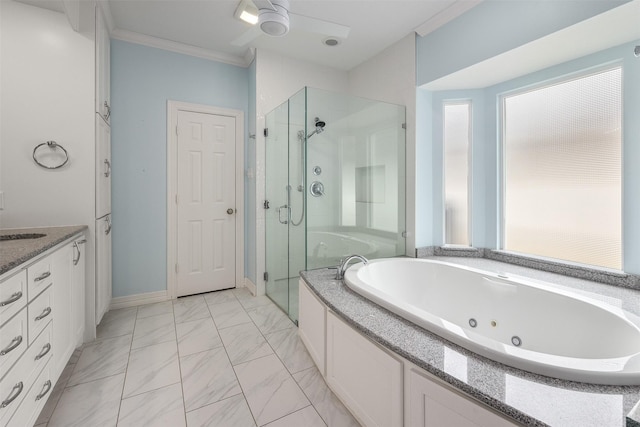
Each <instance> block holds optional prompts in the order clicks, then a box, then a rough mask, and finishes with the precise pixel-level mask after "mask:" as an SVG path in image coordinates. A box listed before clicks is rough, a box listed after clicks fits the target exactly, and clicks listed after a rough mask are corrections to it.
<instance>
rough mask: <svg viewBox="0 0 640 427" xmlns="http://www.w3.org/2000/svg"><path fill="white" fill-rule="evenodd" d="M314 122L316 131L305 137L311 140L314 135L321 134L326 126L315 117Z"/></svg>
mask: <svg viewBox="0 0 640 427" xmlns="http://www.w3.org/2000/svg"><path fill="white" fill-rule="evenodd" d="M315 122H316V129H315V130H314V131H313V132H311V133H310V134H309V135H307V138H311V137H312V136H313V135H315V134H316V133H322V132H323V131H324V127H325V126H326V123H325V122H323V121H322V120H320V119H319V118H317V117H316V118H315Z"/></svg>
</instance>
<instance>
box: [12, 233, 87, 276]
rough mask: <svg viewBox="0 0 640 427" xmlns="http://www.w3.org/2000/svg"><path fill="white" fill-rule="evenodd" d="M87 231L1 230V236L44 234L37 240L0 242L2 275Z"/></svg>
mask: <svg viewBox="0 0 640 427" xmlns="http://www.w3.org/2000/svg"><path fill="white" fill-rule="evenodd" d="M86 229H87V226H86V225H73V226H65V227H39V228H11V229H2V230H0V236H9V235H14V234H22V233H28V234H44V235H45V236H43V237H39V238H36V239H18V240H4V241H0V275H2V274H4V273H6V272H7V271H9V270H11V269H13V268H15V267H18V266H19V265H21V264H23V263H25V262H27V261H29V260H30V259H32V258H33V257H36V256H38V255H40V254H41V253H43V252H45V251H46V250H47V249H50V248H52V247H54V246H56V245H57V244H59V243H62V242H64V241H65V240H67V239H68V238H70V237H73V236H74V235H75V234H78V233H80V232H82V231H84V230H86Z"/></svg>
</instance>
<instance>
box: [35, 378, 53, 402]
mask: <svg viewBox="0 0 640 427" xmlns="http://www.w3.org/2000/svg"><path fill="white" fill-rule="evenodd" d="M49 391H51V380H47V382H46V383H44V387H42V393H40V394H39V395H37V396H36V400H40V399H42V398H43V397H45V396H46V395H47V393H49Z"/></svg>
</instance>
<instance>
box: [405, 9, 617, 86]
mask: <svg viewBox="0 0 640 427" xmlns="http://www.w3.org/2000/svg"><path fill="white" fill-rule="evenodd" d="M628 1H629V0H591V1H584V0H563V1H540V0H534V1H530V0H518V1H485V2H482V3H481V4H480V5H478V6H476V7H474V8H473V9H471V10H470V11H468V12H466V13H464V14H463V15H461V16H460V17H459V18H457V19H455V20H453V21H451V22H450V23H448V24H447V25H444V26H442V27H440V28H439V29H437V30H436V31H434V32H432V33H430V34H428V35H427V36H425V37H417V39H416V68H417V69H416V83H417V85H418V86H421V85H423V84H425V83H429V82H431V81H433V80H436V79H438V78H440V77H443V76H446V75H448V74H451V73H453V72H454V71H458V70H461V69H463V68H466V67H468V66H470V65H473V64H476V63H478V62H481V61H483V60H485V59H489V58H492V57H494V56H496V55H499V54H501V53H503V52H507V51H509V50H511V49H514V48H516V47H518V46H522V45H523V44H525V43H528V42H531V41H533V40H536V39H539V38H540V37H542V36H545V35H547V34H551V33H553V32H555V31H558V30H560V29H562V28H565V27H568V26H570V25H573V24H576V23H578V22H580V21H583V20H585V19H587V18H590V17H592V16H595V15H598V14H600V13H602V12H604V11H606V10H609V9H612V8H614V7H616V6H619V5H621V4H624V3H627V2H628Z"/></svg>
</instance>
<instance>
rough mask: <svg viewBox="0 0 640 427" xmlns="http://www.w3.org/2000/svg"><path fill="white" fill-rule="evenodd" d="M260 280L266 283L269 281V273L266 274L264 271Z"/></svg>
mask: <svg viewBox="0 0 640 427" xmlns="http://www.w3.org/2000/svg"><path fill="white" fill-rule="evenodd" d="M262 278H263V279H264V281H265V282H268V281H269V273H267V272H266V271H265V272H264V274H263V275H262Z"/></svg>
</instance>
